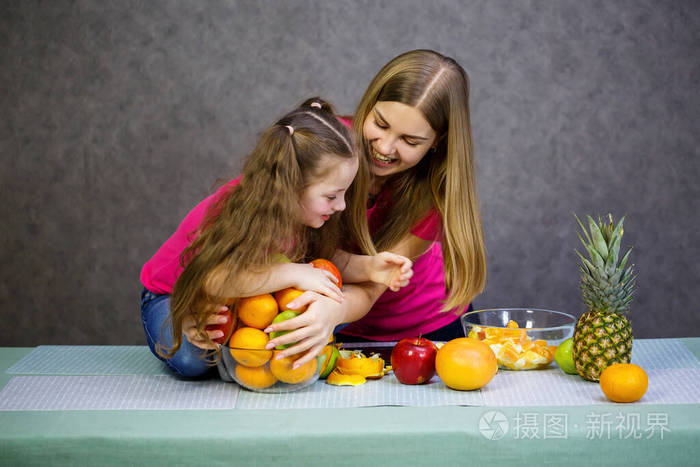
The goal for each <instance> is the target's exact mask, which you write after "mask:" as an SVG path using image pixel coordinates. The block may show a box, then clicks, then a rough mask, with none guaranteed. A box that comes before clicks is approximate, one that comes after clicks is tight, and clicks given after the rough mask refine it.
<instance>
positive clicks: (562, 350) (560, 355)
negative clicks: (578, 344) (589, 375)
mask: <svg viewBox="0 0 700 467" xmlns="http://www.w3.org/2000/svg"><path fill="white" fill-rule="evenodd" d="M554 360H556V362H557V365H559V368H561V369H562V370H564V371H565V372H566V373H568V374H570V375H575V374H576V365H575V364H574V338H573V337H569V338H568V339H566V340H565V341H564V342H562V343H561V344H559V347H557V351H556V353H555V354H554Z"/></svg>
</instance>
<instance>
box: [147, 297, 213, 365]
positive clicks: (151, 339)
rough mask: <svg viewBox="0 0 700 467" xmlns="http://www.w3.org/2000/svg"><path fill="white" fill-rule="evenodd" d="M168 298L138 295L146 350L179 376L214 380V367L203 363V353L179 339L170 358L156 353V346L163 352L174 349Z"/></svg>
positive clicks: (183, 337)
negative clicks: (212, 377) (212, 378)
mask: <svg viewBox="0 0 700 467" xmlns="http://www.w3.org/2000/svg"><path fill="white" fill-rule="evenodd" d="M169 317H170V295H158V294H155V293H153V292H151V291H149V290H147V289H145V288H144V289H143V292H141V318H142V319H143V329H144V331H145V332H146V341H147V342H148V347H149V348H150V349H151V352H153V355H155V356H156V357H157V358H158V359H159V360H161V361H163V362H164V363H165V364H166V365H167V366H168V368H170V370H172V371H173V372H174V373H176V374H177V375H179V376H184V377H187V378H198V377H208V376H214V374H215V372H216V367H214V366H211V360H210V359H205V358H204V357H203V355H204V354H205V352H206V351H205V350H203V349H200V348H199V347H196V346H194V345H192V344H190V342H189V341H188V340H187V338H185V336H184V335H183V336H182V344H181V345H180V348H179V349H178V351H177V352H176V353H175V355H174V356H173V357H172V358H163V357H162V356H160V355H159V354H158V352H156V345H157V344H160V345H161V346H164V347H166V348H169V347H171V346H172V345H173V337H172V335H173V332H172V326H171V324H170V319H169Z"/></svg>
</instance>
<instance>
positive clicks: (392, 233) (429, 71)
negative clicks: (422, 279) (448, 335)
mask: <svg viewBox="0 0 700 467" xmlns="http://www.w3.org/2000/svg"><path fill="white" fill-rule="evenodd" d="M378 101H390V102H400V103H403V104H406V105H409V106H411V107H415V108H417V109H418V110H420V111H421V112H422V113H423V115H425V118H426V119H427V121H428V123H429V124H430V126H431V127H432V129H433V130H434V131H435V133H436V134H437V135H438V136H437V140H436V142H437V146H436V147H435V149H434V150H431V151H430V152H428V153H427V154H426V155H425V156H423V158H422V159H421V161H420V162H419V163H418V164H416V165H415V166H413V167H411V168H410V169H408V170H405V171H403V172H401V173H398V174H396V175H394V176H393V177H391V179H390V180H388V181H387V182H386V183H388V184H390V185H389V187H390V189H391V190H392V206H391V209H390V211H389V213H388V215H387V218H386V219H385V220H384V223H383V224H382V227H381V228H380V229H379V230H378V231H377V232H375V233H374V234H373V238H374V243H375V247H376V249H377V250H385V249H388V248H391V247H392V246H394V245H396V244H397V243H398V242H399V241H400V240H401V239H403V238H405V236H406V234H407V233H408V232H410V230H411V228H412V227H413V226H414V225H415V224H416V222H418V221H419V220H421V218H422V217H424V216H425V215H426V214H427V213H428V212H429V210H430V209H431V208H435V209H437V210H438V212H439V213H440V217H441V219H442V239H441V243H442V253H443V257H444V271H445V287H446V289H447V290H446V292H447V293H448V294H449V295H448V297H447V299H446V301H445V303H444V305H443V308H442V311H448V310H451V309H454V308H455V307H458V306H466V305H467V304H469V303H470V302H471V301H472V300H473V299H474V297H476V296H477V295H478V294H479V293H481V291H482V290H483V289H484V285H485V282H486V251H485V250H486V248H485V245H484V235H483V229H482V224H481V214H480V210H479V200H478V196H477V189H476V181H475V173H474V172H475V169H474V155H473V144H472V135H471V123H470V118H469V78H468V76H467V73H466V72H465V71H464V69H463V68H462V67H461V66H460V65H459V64H458V63H457V62H456V61H455V60H453V59H452V58H449V57H445V56H443V55H441V54H439V53H437V52H434V51H432V50H413V51H410V52H406V53H404V54H402V55H399V56H398V57H396V58H394V59H393V60H392V61H390V62H389V63H388V64H387V65H385V66H384V68H382V69H381V70H380V71H379V73H378V74H377V75H376V76H375V77H374V79H373V80H372V82H371V83H370V85H369V88H368V89H367V91H366V92H365V95H364V96H363V98H362V100H361V101H360V104H359V105H358V108H357V111H356V112H355V118H354V122H353V126H354V130H355V133H356V134H357V135H362V134H363V132H362V127H363V125H364V122H365V120H366V119H367V117H368V115H369V113H370V112H371V111H372V108H373V107H374V105H375V104H376V103H377V102H378ZM359 139H360V144H361V147H362V156H363V159H365V160H367V161H369V160H370V148H369V144H368V142H367V141H366V140H365V138H364V137H360V138H359Z"/></svg>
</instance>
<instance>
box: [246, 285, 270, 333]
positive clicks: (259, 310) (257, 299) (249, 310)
mask: <svg viewBox="0 0 700 467" xmlns="http://www.w3.org/2000/svg"><path fill="white" fill-rule="evenodd" d="M237 310H238V319H239V320H241V321H242V322H243V323H244V324H245V325H246V326H250V327H253V328H256V329H265V328H266V327H268V326H269V325H270V323H271V322H272V320H273V319H275V316H277V301H276V300H275V297H273V296H272V295H270V294H269V293H266V294H263V295H256V296H254V297H246V298H242V299H240V300H239V301H238V308H237Z"/></svg>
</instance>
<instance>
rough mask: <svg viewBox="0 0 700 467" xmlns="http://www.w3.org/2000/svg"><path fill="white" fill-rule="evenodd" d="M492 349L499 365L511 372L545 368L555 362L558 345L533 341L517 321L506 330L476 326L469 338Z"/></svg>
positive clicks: (508, 325) (510, 322)
mask: <svg viewBox="0 0 700 467" xmlns="http://www.w3.org/2000/svg"><path fill="white" fill-rule="evenodd" d="M468 337H471V338H474V339H478V340H480V341H482V342H483V343H484V344H486V345H488V346H489V347H491V350H493V353H494V354H495V355H496V359H497V360H498V365H499V366H500V367H501V368H507V369H509V370H532V369H536V368H544V367H546V366H547V365H549V364H550V363H552V361H553V360H554V354H555V353H556V351H557V346H556V345H548V344H547V341H545V340H540V339H538V340H535V341H533V340H532V339H530V338H529V337H528V335H527V332H526V330H525V329H521V328H519V327H518V323H516V322H515V321H512V320H511V321H508V324H507V325H506V327H505V328H495V327H488V326H474V328H473V329H472V330H471V331H469V336H468Z"/></svg>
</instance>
